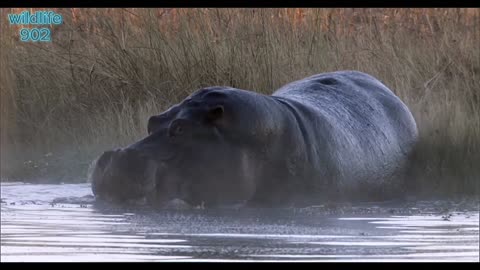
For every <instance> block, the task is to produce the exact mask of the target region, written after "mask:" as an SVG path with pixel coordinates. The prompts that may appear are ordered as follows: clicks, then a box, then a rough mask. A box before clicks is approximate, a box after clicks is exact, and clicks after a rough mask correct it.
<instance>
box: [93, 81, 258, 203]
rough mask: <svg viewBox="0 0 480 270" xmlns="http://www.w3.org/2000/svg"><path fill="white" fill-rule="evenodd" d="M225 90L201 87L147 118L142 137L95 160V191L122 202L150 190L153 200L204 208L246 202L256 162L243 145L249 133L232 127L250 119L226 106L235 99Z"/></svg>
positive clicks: (246, 123) (250, 193)
mask: <svg viewBox="0 0 480 270" xmlns="http://www.w3.org/2000/svg"><path fill="white" fill-rule="evenodd" d="M226 92H228V90H226V89H224V88H206V89H202V90H199V91H197V92H195V93H194V94H192V95H191V96H190V97H189V98H187V99H185V100H184V101H183V102H181V103H180V104H177V105H175V106H173V107H171V108H170V109H169V110H167V111H165V112H163V113H162V114H159V115H155V116H152V117H150V118H149V120H148V128H147V129H148V136H147V137H145V138H144V139H142V140H140V141H138V142H136V143H134V144H132V145H130V146H128V147H127V148H125V149H122V150H116V151H109V152H106V153H104V154H103V156H102V157H100V158H99V160H98V162H97V163H98V164H97V167H98V168H99V169H98V173H97V175H96V176H95V172H94V177H93V180H94V185H93V188H94V192H95V194H99V195H100V197H101V196H102V194H108V196H109V197H115V198H117V199H118V200H126V199H134V198H141V197H143V196H146V195H148V194H151V193H152V192H153V191H152V189H153V190H154V192H153V193H154V194H155V197H156V199H157V203H158V202H159V201H160V202H163V203H167V202H169V201H172V200H178V199H180V200H182V201H184V202H186V203H188V204H190V205H192V206H196V205H205V206H207V207H208V206H219V205H235V204H241V203H243V202H245V201H247V200H249V199H250V198H251V197H252V196H253V194H254V192H255V187H256V186H255V181H254V179H255V167H256V166H257V165H258V162H255V161H254V158H253V157H254V156H255V154H254V151H251V150H252V147H246V145H248V144H249V143H248V139H245V138H248V136H247V134H248V135H252V132H251V131H249V130H248V129H247V130H245V129H242V128H238V127H239V126H241V125H244V126H248V125H251V124H252V123H253V122H255V121H256V120H255V119H251V118H248V117H246V118H244V119H240V117H241V114H242V112H241V111H239V110H237V109H235V108H233V106H234V105H232V104H233V103H236V104H237V105H236V106H239V105H238V104H241V102H239V101H238V100H237V101H236V100H235V97H234V96H230V95H229V94H227V93H226ZM240 106H241V105H240ZM244 109H246V110H248V108H244ZM242 117H243V116H242ZM240 120H243V121H240ZM257 132H258V130H257ZM242 133H245V134H242ZM253 148H255V147H253ZM95 182H96V183H95Z"/></svg>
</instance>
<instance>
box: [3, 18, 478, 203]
mask: <svg viewBox="0 0 480 270" xmlns="http://www.w3.org/2000/svg"><path fill="white" fill-rule="evenodd" d="M6 12H11V11H9V10H2V18H6V14H5V13H6ZM57 12H59V13H61V14H62V15H63V16H64V20H65V22H64V23H63V24H62V25H59V26H54V27H53V29H52V39H53V42H51V43H23V42H19V41H18V39H19V38H18V29H16V28H12V27H10V26H6V25H5V23H4V22H2V33H9V34H8V35H3V34H2V35H1V36H2V40H1V45H2V56H1V58H0V61H1V65H2V68H1V69H0V70H1V76H2V80H1V81H2V83H1V87H2V88H1V99H2V117H1V119H2V121H1V129H2V133H1V134H2V145H1V147H2V157H1V162H2V164H1V165H2V167H1V174H2V180H3V181H5V180H31V181H43V180H45V179H49V180H52V181H64V182H74V181H85V178H86V174H87V168H88V166H89V164H90V162H91V160H92V159H94V158H95V157H96V156H97V155H99V154H100V153H101V152H102V151H103V150H105V149H108V148H112V147H118V146H123V145H127V144H129V143H131V142H133V141H134V140H136V139H139V138H141V137H142V136H144V135H145V133H146V127H145V126H146V119H147V118H148V116H150V115H152V114H157V113H159V112H161V111H162V110H164V109H165V108H167V107H169V106H170V105H172V104H174V103H176V102H178V101H180V100H182V99H183V98H184V97H186V96H187V95H188V94H189V93H191V92H192V91H194V90H195V89H197V88H199V87H203V86H212V85H228V86H233V87H238V88H242V89H249V90H255V91H259V92H262V93H271V92H273V91H274V90H275V89H276V88H278V87H280V86H281V85H283V84H285V83H287V82H290V81H293V80H297V79H300V78H303V77H305V76H308V75H312V74H315V73H321V72H327V71H335V70H343V69H354V70H360V71H363V72H367V73H370V74H372V75H373V76H375V77H377V78H379V79H380V80H382V81H383V82H384V83H385V84H386V85H387V86H389V87H390V88H391V89H392V90H393V91H394V92H395V93H396V94H397V95H399V96H400V97H401V98H402V100H404V101H405V103H406V104H407V105H408V106H409V107H410V108H411V109H412V111H413V113H414V116H415V118H416V120H417V124H418V127H419V131H420V144H419V148H418V152H417V155H416V157H415V167H414V169H413V172H412V178H411V179H412V189H415V190H416V191H418V192H420V193H425V194H427V193H430V192H432V193H435V194H438V193H443V194H457V193H459V194H464V193H468V194H478V193H480V187H479V181H480V166H479V165H478V164H480V57H479V55H480V48H479V46H478V44H480V36H479V33H480V29H479V28H480V12H479V10H478V9H477V10H471V9H470V10H469V9H428V10H427V9H403V10H393V9H373V10H372V9H363V10H362V9H360V10H353V9H175V10H173V9H158V10H145V9H115V10H111V9H101V10H96V9H88V10H86V9H63V10H57ZM4 31H7V32H4ZM475 44H477V45H475ZM4 67H7V68H4Z"/></svg>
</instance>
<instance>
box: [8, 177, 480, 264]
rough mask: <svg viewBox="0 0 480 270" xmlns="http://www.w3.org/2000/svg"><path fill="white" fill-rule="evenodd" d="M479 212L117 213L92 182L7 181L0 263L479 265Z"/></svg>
mask: <svg viewBox="0 0 480 270" xmlns="http://www.w3.org/2000/svg"><path fill="white" fill-rule="evenodd" d="M59 197H63V198H64V199H60V200H59V199H58V198H59ZM53 202H55V203H53ZM478 210H479V201H478V200H476V201H475V200H474V201H473V202H472V201H468V202H467V201H462V202H450V201H422V202H415V203H407V202H404V203H397V204H393V203H392V204H388V203H387V204H372V203H370V204H364V205H319V206H315V207H309V208H302V209H298V208H297V209H237V210H235V209H221V210H201V209H196V210H177V211H173V210H158V209H157V210H154V209H148V208H137V209H131V208H112V207H105V206H101V205H98V204H96V203H94V202H93V199H92V197H91V189H90V185H89V184H64V185H32V184H23V183H2V184H1V261H2V262H7V261H476V262H478V261H479V213H478Z"/></svg>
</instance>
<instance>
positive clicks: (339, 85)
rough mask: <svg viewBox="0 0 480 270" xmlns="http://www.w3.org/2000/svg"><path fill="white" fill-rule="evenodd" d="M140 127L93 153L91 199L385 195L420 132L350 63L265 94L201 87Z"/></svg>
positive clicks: (398, 185) (252, 200)
mask: <svg viewBox="0 0 480 270" xmlns="http://www.w3.org/2000/svg"><path fill="white" fill-rule="evenodd" d="M147 132H148V135H146V136H145V137H144V138H142V139H141V140H139V141H137V142H134V143H132V144H131V145H128V146H127V147H124V148H119V149H115V150H109V151H106V152H104V153H103V154H102V155H101V156H100V157H99V158H98V160H97V161H96V164H95V169H94V172H93V174H92V190H93V193H94V195H95V196H96V197H97V198H109V199H110V200H114V201H117V202H126V201H132V200H133V201H138V200H143V201H146V202H148V203H150V204H153V205H165V204H167V203H168V202H169V201H172V200H177V201H178V200H180V201H181V202H183V203H184V204H187V205H192V206H203V207H219V206H229V205H230V206H231V205H241V206H285V205H289V206H292V205H293V206H295V205H312V204H314V203H318V202H322V201H326V200H351V201H361V200H365V201H373V200H389V199H394V198H398V197H401V195H402V194H403V190H404V186H405V184H404V182H405V181H404V175H405V173H406V168H407V167H408V164H409V160H410V156H411V155H412V152H413V150H414V148H415V144H416V141H417V136H418V131H417V126H416V123H415V119H414V118H413V116H412V114H411V112H410V110H409V109H408V107H407V106H406V105H405V104H404V103H403V102H402V101H401V100H400V99H399V98H398V97H397V96H396V95H395V94H394V93H393V92H392V90H390V89H389V88H387V87H386V86H385V85H384V84H383V83H381V82H380V81H379V80H377V79H376V78H374V77H372V76H371V75H368V74H365V73H362V72H359V71H348V70H347V71H336V72H328V73H321V74H317V75H313V76H310V77H307V78H304V79H301V80H298V81H294V82H291V83H288V84H286V85H284V86H282V87H281V88H280V89H278V90H276V91H275V92H274V93H273V94H271V95H264V94H261V93H257V92H254V91H247V90H242V89H236V88H232V87H223V86H222V87H220V86H214V87H206V88H202V89H199V90H196V91H195V92H193V93H192V94H191V95H189V96H188V97H187V98H185V99H184V100H183V101H182V102H180V103H179V104H176V105H174V106H172V107H170V108H169V109H168V110H166V111H164V112H163V113H161V114H159V115H153V116H151V117H150V118H149V119H148V125H147Z"/></svg>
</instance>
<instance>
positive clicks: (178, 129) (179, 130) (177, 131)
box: [168, 119, 185, 137]
mask: <svg viewBox="0 0 480 270" xmlns="http://www.w3.org/2000/svg"><path fill="white" fill-rule="evenodd" d="M182 122H183V121H181V120H179V119H178V120H175V121H173V122H172V123H171V124H170V127H169V129H168V135H169V136H170V137H177V136H180V135H182V134H183V133H184V132H185V127H184V125H183V123H182Z"/></svg>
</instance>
